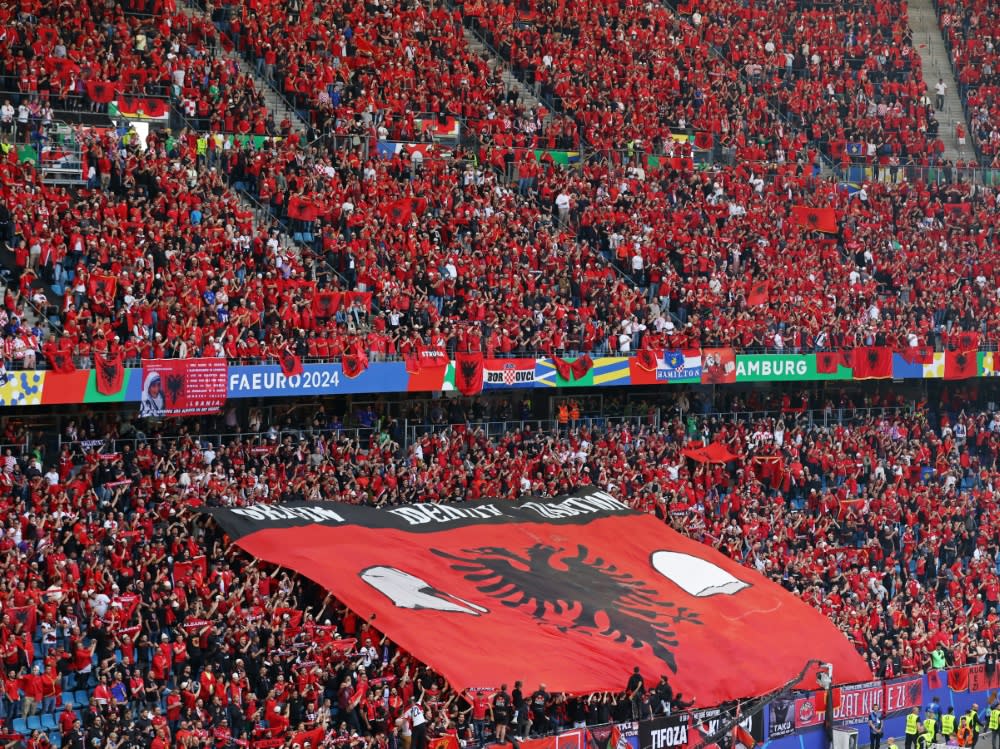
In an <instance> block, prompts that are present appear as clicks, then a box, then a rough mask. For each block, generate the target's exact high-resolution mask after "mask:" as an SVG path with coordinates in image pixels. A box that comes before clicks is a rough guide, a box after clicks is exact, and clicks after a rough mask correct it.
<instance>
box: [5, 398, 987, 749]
mask: <svg viewBox="0 0 1000 749" xmlns="http://www.w3.org/2000/svg"><path fill="white" fill-rule="evenodd" d="M806 397H807V398H808V396H806ZM734 398H735V400H733V402H731V403H730V404H729V405H728V406H727V407H728V408H731V409H733V410H750V409H763V408H767V407H772V406H777V405H778V402H777V401H776V402H775V403H765V402H758V401H759V396H758V395H757V394H755V393H751V394H749V395H748V396H734ZM976 398H977V395H976V393H975V392H974V389H966V390H957V391H954V392H948V393H945V394H944V396H943V397H942V400H941V403H940V404H935V406H934V408H933V409H932V410H928V409H927V408H926V407H922V406H920V405H916V406H914V404H901V403H900V402H899V399H898V398H894V397H891V396H884V395H878V394H869V396H868V398H867V402H866V404H865V405H866V410H865V411H864V413H865V414H866V415H864V416H861V415H856V416H855V411H854V405H855V404H854V402H853V401H852V398H851V397H850V396H848V395H846V394H842V395H841V396H840V397H839V399H833V400H830V401H827V402H825V403H823V402H816V403H811V404H809V405H814V406H817V407H819V408H820V409H823V410H825V413H826V417H827V418H826V420H825V421H814V420H811V419H809V418H807V417H805V416H802V415H801V414H796V413H795V409H787V408H786V409H785V410H784V411H781V410H775V411H772V412H771V414H770V415H769V416H767V417H765V418H755V419H739V418H733V417H725V416H721V415H719V416H712V415H710V414H708V411H710V410H711V409H707V410H706V408H705V407H704V404H701V403H698V402H697V398H696V397H694V396H691V399H690V400H689V398H688V396H684V397H683V398H681V399H678V401H677V402H676V403H675V404H674V409H673V410H672V411H671V412H670V414H666V413H664V414H663V416H662V420H661V421H659V422H658V423H657V421H656V419H655V418H654V417H653V410H652V409H650V411H649V413H648V414H647V415H645V416H644V415H642V414H641V412H642V411H643V409H642V408H641V407H640V408H639V409H638V410H639V411H640V414H639V415H637V416H636V417H634V418H631V419H627V420H623V421H621V422H616V421H615V420H613V419H611V420H608V421H606V422H601V425H600V426H596V425H595V424H594V423H593V422H588V423H587V424H583V423H572V424H566V425H564V426H563V427H562V428H558V427H554V428H551V429H542V430H517V429H512V430H510V431H508V432H505V433H504V434H503V436H501V437H498V438H488V437H487V436H486V435H485V433H484V432H483V431H482V430H481V429H478V428H476V427H475V426H474V425H469V426H464V425H463V424H457V425H453V426H447V427H444V428H438V429H432V428H431V427H432V424H431V422H430V416H431V415H430V413H429V412H428V413H427V414H425V416H426V417H427V419H428V429H427V431H426V433H424V434H423V435H421V436H419V437H418V438H417V439H416V440H414V441H413V442H411V443H410V444H408V445H406V446H405V447H402V446H401V445H400V444H399V443H397V442H396V441H395V439H394V437H397V435H398V432H397V431H396V430H397V425H396V423H394V421H393V420H392V419H391V418H388V414H385V415H380V414H379V413H377V412H375V411H369V412H368V413H367V414H360V413H358V414H347V415H346V418H342V417H341V416H337V415H335V414H334V413H333V412H328V411H326V410H325V409H324V408H322V407H321V408H319V409H318V410H317V411H315V412H314V413H312V414H310V415H309V417H307V418H304V419H303V418H301V417H295V416H288V417H282V418H277V419H276V421H275V423H274V424H268V423H267V422H266V420H265V419H266V418H267V416H266V414H265V413H264V412H261V411H259V410H252V411H249V412H246V411H243V410H238V409H235V408H233V409H230V410H229V411H228V412H227V413H226V414H225V416H224V417H223V418H220V419H219V420H218V421H219V423H218V424H215V425H213V426H214V427H215V428H218V429H220V431H221V430H222V429H224V430H225V431H227V432H231V433H236V434H235V436H229V437H226V438H216V437H210V436H208V435H207V433H205V432H204V427H203V428H196V429H193V430H186V432H185V433H184V434H182V435H181V436H170V435H167V434H159V433H148V434H144V433H142V432H140V431H138V425H136V424H132V423H129V422H127V421H122V422H121V423H116V422H114V421H109V420H106V417H105V419H102V418H100V417H97V416H94V415H92V414H83V415H81V416H80V418H78V419H76V420H74V421H70V422H68V423H67V424H66V425H65V427H64V429H63V431H62V441H61V443H60V448H59V449H58V450H54V451H46V450H45V449H44V448H43V447H41V445H43V444H44V442H38V441H34V442H33V443H32V444H33V445H34V446H33V447H32V448H30V449H28V448H24V447H18V446H17V445H18V444H20V445H23V444H24V437H25V435H24V434H23V433H19V432H18V430H17V428H16V426H15V425H14V424H13V423H10V424H8V426H7V428H6V430H5V433H4V435H3V438H4V442H6V443H8V444H11V445H13V447H12V448H8V450H7V453H6V457H5V459H4V464H3V470H2V471H0V480H2V482H3V484H4V486H5V487H6V490H5V492H4V494H5V496H6V497H7V500H6V502H5V509H4V520H3V526H4V528H5V529H6V530H5V532H4V534H3V535H4V537H3V540H2V542H0V545H2V551H3V553H2V555H0V565H2V567H3V569H4V571H5V572H7V575H6V580H7V582H5V583H3V584H2V585H0V601H2V605H3V620H2V622H0V641H2V642H3V645H4V650H3V652H4V661H5V668H4V670H5V671H6V675H5V676H4V677H3V684H4V687H3V696H2V697H0V705H2V716H0V717H3V718H4V719H5V726H6V728H7V730H8V731H20V732H22V733H24V734H25V735H26V736H28V737H29V741H30V742H31V745H32V747H39V746H45V745H46V743H47V742H52V741H54V742H56V743H61V744H62V745H67V744H69V745H73V746H74V747H83V746H84V745H85V746H88V747H90V746H94V747H101V748H103V747H109V746H119V745H121V744H122V743H125V744H128V745H129V746H131V745H142V746H151V745H153V744H155V745H156V746H165V745H169V744H170V743H171V742H176V743H178V744H182V745H198V746H201V745H204V744H214V745H216V746H220V747H221V746H226V745H229V744H230V743H232V742H237V743H238V744H239V745H245V742H249V743H250V745H251V746H259V747H269V746H288V747H293V748H294V747H295V745H296V744H298V745H299V747H300V748H301V747H304V746H305V743H306V742H309V744H310V746H311V747H317V746H319V745H321V744H322V745H325V746H339V745H348V744H349V745H353V746H361V745H365V746H373V747H374V746H378V747H399V746H404V745H405V744H406V743H407V742H409V741H418V742H419V741H423V740H425V738H426V737H434V736H438V735H445V734H451V735H455V736H457V737H459V738H461V739H462V740H465V741H468V742H472V741H476V740H479V739H482V738H483V737H484V736H486V735H487V734H486V733H485V731H486V729H487V728H488V727H490V726H491V725H492V724H495V723H496V722H498V721H499V722H504V723H509V724H510V727H509V729H508V730H509V731H510V734H509V735H516V736H524V735H528V734H529V733H539V732H545V731H547V730H551V729H554V728H557V727H560V726H569V725H572V724H578V723H586V722H590V723H601V722H607V721H608V720H609V719H610V718H613V717H622V716H624V717H625V718H630V717H631V716H632V715H634V713H633V712H632V711H633V709H637V710H639V711H640V712H641V714H644V715H645V714H652V713H653V712H658V711H660V710H661V709H662V708H663V705H662V703H663V702H664V701H665V702H667V704H673V706H674V707H677V706H683V705H686V704H689V702H690V700H691V699H697V695H690V696H688V697H685V696H684V695H677V694H673V692H672V690H670V686H669V682H660V683H659V685H657V680H658V679H659V678H660V674H645V675H643V676H644V679H645V686H646V692H647V694H646V695H645V697H644V699H641V700H637V701H636V704H633V703H632V702H631V701H629V700H626V699H624V697H623V695H622V694H598V695H582V696H575V697H574V696H566V695H561V694H548V693H545V690H544V687H543V688H540V689H539V690H536V692H532V690H535V685H533V684H522V683H521V682H515V681H514V679H516V678H518V676H519V675H518V674H512V675H511V683H510V685H509V686H510V687H511V691H510V692H509V693H507V692H501V685H495V688H496V691H495V692H491V693H485V694H478V693H476V694H457V693H455V692H453V691H452V690H451V688H450V686H449V685H448V684H446V683H444V682H443V680H442V679H441V678H440V677H439V676H438V675H436V674H435V673H434V672H433V671H432V670H430V669H429V668H428V667H426V666H425V665H423V664H420V663H419V662H417V661H416V660H414V658H413V657H412V656H411V655H410V654H408V653H406V652H404V651H402V650H401V649H399V648H397V647H396V646H395V645H394V644H393V643H392V641H391V640H390V639H388V638H387V637H386V636H385V634H384V633H382V632H380V631H378V629H377V625H376V623H375V622H371V621H361V620H359V618H358V617H357V616H356V615H355V614H353V613H352V612H350V611H348V610H346V609H345V608H344V607H343V606H342V605H341V604H339V603H338V602H337V601H336V600H335V599H333V598H332V597H331V596H329V595H327V594H325V592H324V591H322V590H319V589H317V588H316V587H315V586H314V585H312V584H311V583H309V582H308V581H306V580H305V579H303V578H299V577H297V576H296V575H293V574H291V573H289V572H287V571H284V570H281V569H275V568H273V567H269V566H268V565H265V564H261V563H258V562H256V561H253V560H251V559H249V558H247V557H246V556H244V555H243V554H242V553H241V552H239V551H238V549H236V548H235V547H232V546H230V545H228V544H227V543H226V542H225V539H224V536H223V535H222V533H221V531H220V530H219V529H218V528H217V527H216V526H214V524H212V523H211V522H209V521H206V520H205V518H204V516H201V515H199V514H198V513H197V512H196V511H195V510H196V508H198V507H199V506H203V505H209V506H214V505H230V504H242V503H250V502H280V501H286V500H293V499H306V500H310V501H340V502H349V503H355V504H367V505H372V506H376V507H385V506H391V505H394V504H398V503H405V502H428V501H463V500H470V499H476V498H479V497H486V496H491V497H501V498H506V499H509V500H513V499H516V498H517V497H519V496H521V495H524V494H528V493H531V494H540V495H555V494H559V493H563V492H566V491H570V490H572V489H573V488H575V487H578V486H583V485H588V484H595V485H597V486H599V487H600V488H602V489H604V490H606V491H609V492H611V493H613V494H614V495H615V496H619V497H621V498H622V499H623V500H625V501H627V502H629V503H630V504H631V505H632V506H633V507H635V508H636V509H638V510H642V511H647V512H650V513H654V514H656V516H657V517H659V518H661V519H663V521H664V522H665V523H668V524H670V525H671V526H673V527H674V528H676V529H677V530H679V531H680V532H682V533H685V534H687V535H689V536H691V537H693V538H695V539H697V540H700V541H702V542H704V543H706V544H709V545H711V546H714V547H716V548H718V549H719V550H721V551H722V552H723V553H725V554H727V555H729V556H730V557H732V558H734V559H737V560H739V561H741V562H742V563H744V564H746V565H748V566H750V567H754V568H756V569H757V570H759V571H760V572H761V573H763V574H765V575H768V576H770V577H772V579H774V580H775V581H777V582H779V583H780V584H782V585H784V586H785V587H787V588H788V589H790V590H793V591H795V592H796V593H798V594H799V595H801V596H802V597H803V598H804V599H806V600H807V601H809V602H810V603H812V604H813V605H815V606H816V607H817V608H819V609H821V610H822V611H824V612H825V613H826V614H827V615H828V616H829V617H830V618H831V619H832V620H833V621H834V622H835V623H836V624H837V625H838V626H839V627H840V628H841V629H842V630H843V631H844V632H845V634H846V635H847V636H848V637H849V638H850V639H851V640H852V641H853V642H854V643H855V645H856V647H857V648H858V650H859V651H860V652H861V653H863V654H864V655H865V656H866V657H867V658H868V659H869V661H870V663H871V665H872V668H873V670H874V671H875V672H876V674H877V675H879V676H892V675H898V674H904V673H912V672H918V671H920V670H922V669H925V668H929V667H930V666H931V665H932V663H933V664H934V667H940V663H941V662H942V661H941V659H943V662H944V663H947V664H957V665H962V664H966V663H973V662H995V660H996V645H995V642H996V635H997V634H998V633H997V628H998V626H1000V624H998V621H1000V620H998V618H997V614H998V613H1000V612H998V611H997V605H998V594H1000V582H998V577H997V574H998V565H1000V549H998V545H997V538H998V534H997V523H998V522H1000V516H998V515H997V511H996V503H995V501H994V492H995V485H996V481H997V480H998V473H997V472H998V470H1000V467H998V466H1000V464H998V456H1000V415H997V414H996V413H993V412H990V411H986V410H983V409H982V408H979V407H977V406H976V405H975V402H976ZM785 400H788V398H787V397H786V399H785ZM466 405H467V406H468V407H469V408H470V409H480V408H484V407H486V408H495V409H498V412H502V411H503V409H504V408H505V406H504V405H503V404H501V403H496V404H493V405H487V406H484V405H483V404H481V403H478V402H474V401H472V402H468V403H467V404H466ZM900 406H906V407H905V408H900ZM872 409H874V410H872ZM366 410H367V409H366ZM661 413H662V412H661ZM700 413H706V414H708V415H697V414H700ZM873 414H881V415H873ZM345 420H346V421H347V422H348V423H347V425H346V426H345ZM241 429H242V430H243V432H242V433H240V432H239V430H241ZM709 442H720V443H723V444H725V445H726V446H727V447H728V448H729V449H730V451H732V452H733V453H734V454H735V455H737V456H738V457H737V459H736V460H734V461H732V462H731V463H729V464H726V465H722V464H719V465H712V464H700V463H696V462H694V461H691V460H689V459H687V458H685V457H684V456H683V455H682V454H681V451H682V450H683V449H684V448H685V447H691V446H697V445H698V444H705V443H709ZM623 686H624V685H623ZM537 691H541V692H542V695H541V698H540V700H541V701H540V703H538V704H539V705H541V707H531V708H529V706H528V704H526V703H525V701H524V700H526V699H529V698H530V699H529V702H530V703H532V704H534V703H535V697H536V696H537ZM497 694H502V695H506V697H505V698H504V697H501V703H502V701H503V699H508V700H509V701H510V702H509V707H508V709H507V710H504V709H502V708H503V706H502V704H501V705H500V706H499V707H498V706H497V703H496V702H495V699H496V695H497ZM415 705H416V706H417V709H418V710H419V711H420V714H421V716H423V717H424V719H425V720H426V726H425V727H424V728H423V729H422V730H419V731H418V730H417V729H418V728H419V726H420V723H421V722H422V721H421V719H416V721H414V712H413V710H414V706H415ZM490 706H492V707H493V712H492V713H490V712H489V709H490ZM477 722H478V727H477ZM417 736H419V737H420V738H419V739H416V738H414V737H417ZM150 742H152V743H150Z"/></svg>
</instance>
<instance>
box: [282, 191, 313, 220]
mask: <svg viewBox="0 0 1000 749" xmlns="http://www.w3.org/2000/svg"><path fill="white" fill-rule="evenodd" d="M288 217H289V218H294V219H297V220H299V221H315V220H316V219H317V218H319V212H318V211H317V210H316V206H315V205H313V203H312V201H311V200H308V199H306V198H303V197H302V196H301V195H292V196H291V197H290V198H289V199H288Z"/></svg>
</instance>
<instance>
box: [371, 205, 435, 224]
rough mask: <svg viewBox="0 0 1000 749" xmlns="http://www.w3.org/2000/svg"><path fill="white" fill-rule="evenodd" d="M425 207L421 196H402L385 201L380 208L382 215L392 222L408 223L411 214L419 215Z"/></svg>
mask: <svg viewBox="0 0 1000 749" xmlns="http://www.w3.org/2000/svg"><path fill="white" fill-rule="evenodd" d="M426 209H427V201H426V200H424V199H423V198H403V199H401V200H395V201H393V202H391V203H387V204H386V205H385V206H384V207H383V209H382V215H383V216H385V218H386V220H387V221H389V222H391V223H393V224H400V225H402V224H405V223H408V222H409V220H410V219H411V218H413V216H419V215H420V214H422V213H423V212H424V211H425V210H426Z"/></svg>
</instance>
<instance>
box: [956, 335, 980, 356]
mask: <svg viewBox="0 0 1000 749" xmlns="http://www.w3.org/2000/svg"><path fill="white" fill-rule="evenodd" d="M951 348H953V349H954V350H955V351H978V350H979V333H973V332H971V331H968V330H966V331H964V332H962V333H959V334H958V336H957V337H956V338H955V343H954V345H953V346H951Z"/></svg>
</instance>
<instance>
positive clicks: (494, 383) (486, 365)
mask: <svg viewBox="0 0 1000 749" xmlns="http://www.w3.org/2000/svg"><path fill="white" fill-rule="evenodd" d="M534 386H535V360H534V359H485V360H484V361H483V389H484V390H491V389H495V388H531V387H534Z"/></svg>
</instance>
